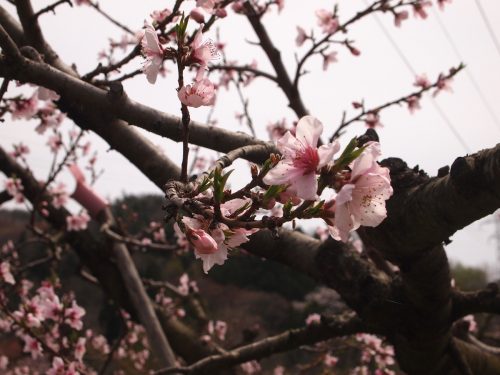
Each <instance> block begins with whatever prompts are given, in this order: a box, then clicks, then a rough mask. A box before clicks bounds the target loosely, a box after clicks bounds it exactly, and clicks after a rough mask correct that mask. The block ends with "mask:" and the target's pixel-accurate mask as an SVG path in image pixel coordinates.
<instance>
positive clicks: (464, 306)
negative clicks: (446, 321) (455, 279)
mask: <svg viewBox="0 0 500 375" xmlns="http://www.w3.org/2000/svg"><path fill="white" fill-rule="evenodd" d="M452 300H453V313H452V317H453V321H455V320H457V319H460V318H463V317H464V316H466V315H470V314H478V313H491V314H500V294H499V290H498V285H497V284H489V285H488V287H487V288H486V289H484V290H480V291H477V292H460V291H455V292H454V293H453V294H452Z"/></svg>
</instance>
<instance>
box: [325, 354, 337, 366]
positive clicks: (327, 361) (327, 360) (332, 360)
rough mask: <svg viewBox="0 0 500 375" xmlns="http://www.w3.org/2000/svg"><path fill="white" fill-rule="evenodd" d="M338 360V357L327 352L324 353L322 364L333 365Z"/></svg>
mask: <svg viewBox="0 0 500 375" xmlns="http://www.w3.org/2000/svg"><path fill="white" fill-rule="evenodd" d="M338 361H339V359H338V358H337V357H335V356H333V355H331V354H330V353H327V354H326V355H325V358H323V364H324V365H325V366H326V367H334V366H335V365H336V364H337V362H338Z"/></svg>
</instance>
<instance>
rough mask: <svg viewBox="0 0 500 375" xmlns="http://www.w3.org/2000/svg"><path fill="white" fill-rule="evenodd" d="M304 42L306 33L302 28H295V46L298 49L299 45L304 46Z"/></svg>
mask: <svg viewBox="0 0 500 375" xmlns="http://www.w3.org/2000/svg"><path fill="white" fill-rule="evenodd" d="M306 40H307V34H306V31H305V30H304V29H303V28H302V27H300V26H297V38H295V44H297V47H300V46H301V45H303V44H304V42H305V41H306Z"/></svg>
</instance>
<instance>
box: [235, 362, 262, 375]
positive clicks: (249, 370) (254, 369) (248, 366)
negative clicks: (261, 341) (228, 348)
mask: <svg viewBox="0 0 500 375" xmlns="http://www.w3.org/2000/svg"><path fill="white" fill-rule="evenodd" d="M240 368H241V369H242V370H243V372H244V373H245V374H256V373H258V372H260V370H261V367H260V364H259V362H257V361H250V362H245V363H242V364H241V365H240Z"/></svg>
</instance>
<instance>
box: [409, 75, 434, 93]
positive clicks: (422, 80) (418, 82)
mask: <svg viewBox="0 0 500 375" xmlns="http://www.w3.org/2000/svg"><path fill="white" fill-rule="evenodd" d="M430 85H431V82H430V81H429V79H428V78H427V74H425V73H424V74H422V75H419V76H416V77H415V83H414V84H413V86H416V87H421V88H423V89H426V88H428V87H430Z"/></svg>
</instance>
